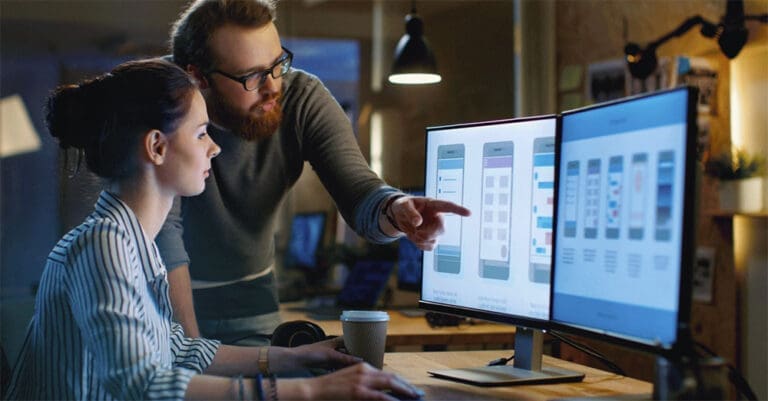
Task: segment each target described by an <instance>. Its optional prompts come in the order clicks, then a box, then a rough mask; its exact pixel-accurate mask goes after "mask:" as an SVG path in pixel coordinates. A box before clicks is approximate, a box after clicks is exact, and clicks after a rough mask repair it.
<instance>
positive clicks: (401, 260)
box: [397, 188, 424, 292]
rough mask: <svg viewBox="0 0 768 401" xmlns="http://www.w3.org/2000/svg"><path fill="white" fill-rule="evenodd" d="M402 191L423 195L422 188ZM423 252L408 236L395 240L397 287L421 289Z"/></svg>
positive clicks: (412, 289)
mask: <svg viewBox="0 0 768 401" xmlns="http://www.w3.org/2000/svg"><path fill="white" fill-rule="evenodd" d="M403 192H405V193H407V194H409V195H414V196H424V189H422V188H418V189H403ZM423 255H424V252H423V251H422V250H421V249H419V248H417V247H416V245H414V244H413V242H411V241H410V240H409V239H408V238H400V239H399V240H398V241H397V289H399V290H403V291H413V292H418V291H419V290H421V260H422V258H423Z"/></svg>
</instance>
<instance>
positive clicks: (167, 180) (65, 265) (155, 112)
mask: <svg viewBox="0 0 768 401" xmlns="http://www.w3.org/2000/svg"><path fill="white" fill-rule="evenodd" d="M47 124H48V128H49V131H50V133H51V135H53V136H54V137H56V138H58V140H59V143H60V146H61V147H62V148H65V149H66V148H71V147H74V148H76V149H79V150H81V151H83V152H84V155H85V160H86V163H87V165H88V168H89V169H90V170H92V171H93V172H94V173H96V174H97V175H99V176H100V177H102V178H104V179H105V181H106V189H105V190H104V191H103V192H102V193H101V194H100V196H99V199H98V201H97V203H96V206H95V210H94V212H93V213H92V214H91V215H90V216H89V217H88V218H87V219H86V220H85V221H84V222H83V223H82V224H81V225H79V226H78V227H76V228H74V229H73V230H72V231H70V232H69V233H67V234H66V235H65V236H64V237H63V238H62V239H61V240H60V241H59V242H58V243H57V244H56V246H55V247H54V249H53V251H52V252H51V253H50V255H49V256H48V260H47V263H46V267H45V271H44V272H43V276H42V278H41V280H40V287H39V292H38V295H37V300H36V306H35V314H34V316H33V317H32V321H31V322H30V325H29V329H28V333H27V338H26V340H25V343H24V346H23V349H22V351H21V354H20V357H19V360H18V362H17V366H16V369H15V371H14V374H13V378H12V380H11V384H10V388H9V392H8V394H7V396H8V398H12V399H13V398H29V399H99V400H107V399H120V400H123V399H182V398H186V399H267V398H272V399H277V397H278V396H279V397H281V398H283V399H302V398H303V399H322V398H332V399H349V398H371V399H391V397H390V396H389V395H387V394H385V393H383V392H381V391H379V390H384V389H391V390H393V391H394V392H395V393H401V394H403V395H411V396H415V392H414V391H413V389H411V388H410V387H409V386H408V385H407V384H406V383H404V382H402V381H400V380H399V379H398V378H397V377H396V376H394V375H392V374H388V373H384V372H381V371H378V370H376V369H374V368H372V367H370V366H368V365H366V364H363V363H358V362H359V359H357V358H354V357H352V356H349V355H346V354H343V353H340V352H337V351H336V350H335V349H334V348H335V347H336V346H338V345H340V341H339V340H338V339H337V340H330V341H326V342H321V343H317V344H312V345H306V346H302V347H298V348H280V347H259V348H252V347H235V346H226V345H221V344H220V343H219V342H218V341H213V340H206V339H202V338H196V339H192V338H185V337H184V333H183V330H182V329H181V326H179V325H178V324H176V323H174V322H172V320H171V317H172V310H171V307H170V303H169V299H168V281H167V277H166V276H167V272H166V270H165V266H164V265H163V262H162V261H161V260H160V257H159V254H158V251H157V247H156V245H155V243H154V238H155V236H156V235H157V233H158V231H159V230H160V227H161V225H162V224H163V221H164V220H165V218H166V215H167V214H168V211H169V210H170V208H171V204H172V202H173V198H174V197H175V196H194V195H197V194H199V193H200V192H202V191H203V189H204V188H205V179H206V177H208V175H209V173H210V168H211V159H212V158H213V157H216V155H217V154H218V152H219V151H220V149H219V147H218V146H217V145H216V144H215V143H214V142H213V141H212V140H211V138H210V137H208V135H207V133H206V128H207V126H208V115H207V113H206V108H205V102H204V100H203V97H202V96H201V94H200V92H199V91H198V89H197V87H196V86H195V84H194V83H193V82H192V81H191V79H190V78H189V77H188V76H187V74H186V73H185V72H184V71H183V70H181V69H179V68H178V67H176V66H174V65H172V64H170V63H168V62H165V61H162V60H159V59H152V60H144V61H135V62H129V63H125V64H122V65H120V66H118V67H116V68H115V69H114V70H113V71H112V72H111V73H109V74H105V75H103V76H101V77H99V78H96V79H94V80H90V81H85V82H83V83H81V84H79V85H70V86H63V87H60V88H59V89H57V90H56V91H55V92H54V93H53V94H52V95H51V97H50V98H49V101H48V105H47ZM319 365H324V366H325V365H331V366H345V365H352V366H348V367H346V368H344V369H341V370H338V371H336V372H334V373H331V374H328V375H325V376H320V377H315V378H309V379H290V380H275V379H274V376H267V374H268V373H275V372H277V373H279V372H286V371H290V370H292V369H301V368H307V367H312V366H319ZM227 376H228V377H227ZM243 376H247V377H249V378H248V379H243ZM233 377H234V378H233Z"/></svg>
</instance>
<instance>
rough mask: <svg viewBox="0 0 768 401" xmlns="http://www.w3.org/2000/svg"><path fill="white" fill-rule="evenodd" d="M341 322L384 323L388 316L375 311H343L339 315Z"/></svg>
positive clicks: (382, 312) (385, 313)
mask: <svg viewBox="0 0 768 401" xmlns="http://www.w3.org/2000/svg"><path fill="white" fill-rule="evenodd" d="M341 320H342V321H349V322H386V321H388V320H389V314H388V313H387V312H384V311H375V310H345V311H343V312H342V313H341Z"/></svg>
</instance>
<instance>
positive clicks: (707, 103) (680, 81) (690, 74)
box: [672, 56, 717, 114]
mask: <svg viewBox="0 0 768 401" xmlns="http://www.w3.org/2000/svg"><path fill="white" fill-rule="evenodd" d="M674 69H675V74H674V75H673V79H674V81H673V82H672V86H679V85H693V86H695V87H697V88H698V89H699V99H698V111H699V113H700V114H702V113H705V114H716V113H715V111H716V109H715V107H714V106H715V104H716V102H717V96H716V94H717V92H716V91H717V68H716V66H715V65H713V63H712V62H710V60H708V59H705V58H702V57H687V56H678V57H676V58H675V63H674Z"/></svg>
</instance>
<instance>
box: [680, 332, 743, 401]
mask: <svg viewBox="0 0 768 401" xmlns="http://www.w3.org/2000/svg"><path fill="white" fill-rule="evenodd" d="M694 344H695V345H696V346H697V347H699V348H700V349H701V350H702V351H704V352H705V353H707V354H709V356H713V357H719V355H717V353H716V352H715V351H712V349H711V348H709V347H707V346H706V345H704V344H702V343H700V342H698V341H694ZM725 366H727V367H728V380H730V381H731V383H733V385H734V386H735V387H736V390H737V391H738V392H739V394H741V395H743V396H744V397H746V399H747V400H750V401H757V395H756V394H755V392H754V391H753V390H752V387H751V386H750V385H749V382H748V381H747V379H745V378H744V376H742V374H741V372H739V371H738V369H736V367H735V366H733V364H730V363H727V364H726V365H725Z"/></svg>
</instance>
